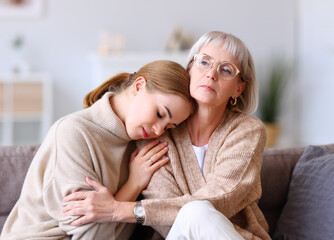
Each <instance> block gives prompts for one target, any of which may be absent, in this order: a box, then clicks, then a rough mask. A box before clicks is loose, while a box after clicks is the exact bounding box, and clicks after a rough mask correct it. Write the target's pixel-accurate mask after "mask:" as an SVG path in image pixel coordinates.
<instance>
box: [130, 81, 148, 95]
mask: <svg viewBox="0 0 334 240" xmlns="http://www.w3.org/2000/svg"><path fill="white" fill-rule="evenodd" d="M145 88H146V79H145V78H144V77H138V78H137V79H136V80H135V81H134V83H133V84H132V90H133V92H134V94H135V95H137V93H138V92H139V91H142V90H145Z"/></svg>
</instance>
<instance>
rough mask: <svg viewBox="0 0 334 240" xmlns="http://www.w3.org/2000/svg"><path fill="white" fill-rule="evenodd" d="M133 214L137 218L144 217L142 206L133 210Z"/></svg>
mask: <svg viewBox="0 0 334 240" xmlns="http://www.w3.org/2000/svg"><path fill="white" fill-rule="evenodd" d="M135 214H136V215H137V216H139V217H143V216H145V211H144V208H143V206H136V208H135Z"/></svg>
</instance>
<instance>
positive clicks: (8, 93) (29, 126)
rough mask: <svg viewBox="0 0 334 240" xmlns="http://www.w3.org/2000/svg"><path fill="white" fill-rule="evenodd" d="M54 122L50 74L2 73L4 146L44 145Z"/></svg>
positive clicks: (0, 106)
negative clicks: (43, 142)
mask: <svg viewBox="0 0 334 240" xmlns="http://www.w3.org/2000/svg"><path fill="white" fill-rule="evenodd" d="M51 121H52V86H51V79H50V77H49V76H48V75H47V74H44V73H35V74H29V75H11V74H0V145H22V144H24V145H27V144H39V143H41V142H42V140H43V138H44V137H45V134H46V132H47V130H48V129H49V127H50V125H51Z"/></svg>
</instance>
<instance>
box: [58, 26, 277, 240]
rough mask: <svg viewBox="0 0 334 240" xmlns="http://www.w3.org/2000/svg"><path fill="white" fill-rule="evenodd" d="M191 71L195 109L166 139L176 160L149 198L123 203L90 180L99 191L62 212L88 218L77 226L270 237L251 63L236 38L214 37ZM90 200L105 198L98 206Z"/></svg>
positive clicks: (200, 49) (155, 180) (195, 56)
mask: <svg viewBox="0 0 334 240" xmlns="http://www.w3.org/2000/svg"><path fill="white" fill-rule="evenodd" d="M188 72H189V74H190V79H191V81H190V93H191V96H192V97H193V98H194V99H195V100H196V103H197V106H196V109H195V111H194V113H193V114H192V115H191V116H190V117H189V118H188V119H187V120H186V122H184V123H183V124H181V125H180V126H179V127H178V128H176V129H172V130H171V131H169V133H168V134H165V135H163V137H162V138H161V140H164V141H167V142H168V144H169V151H168V155H169V158H170V162H169V163H168V164H167V165H165V166H164V167H162V168H161V169H159V170H158V171H157V172H156V173H155V174H154V175H153V177H152V179H151V181H150V183H149V185H148V187H147V188H146V190H144V191H143V196H144V198H145V199H144V200H141V201H139V202H136V203H134V202H117V201H115V200H114V199H113V197H112V196H111V195H110V194H109V195H108V196H107V194H103V193H102V192H105V191H103V190H104V188H103V186H101V185H100V184H98V183H96V182H91V185H92V186H93V187H94V188H95V190H96V191H97V192H95V193H77V194H73V195H71V196H68V198H66V199H65V201H71V200H78V201H77V202H72V203H70V204H68V206H67V207H66V208H65V209H64V211H65V214H67V215H82V217H81V218H79V219H78V220H76V221H74V222H73V224H74V225H76V224H79V225H80V224H85V223H87V222H91V221H120V222H122V221H125V222H136V221H137V223H141V224H144V225H150V226H153V228H155V229H156V230H157V231H159V232H160V233H161V235H162V236H164V237H166V236H167V234H168V237H167V238H169V239H217V236H221V237H222V238H223V239H270V237H269V235H268V234H267V228H268V227H267V223H266V221H265V218H264V216H263V214H262V212H261V211H260V209H259V207H258V205H257V202H258V200H259V198H260V196H261V182H260V168H261V161H262V153H263V150H264V146H265V141H266V131H265V128H264V126H263V124H262V123H261V121H260V120H258V119H257V118H255V117H254V116H251V115H249V114H250V113H252V112H254V111H255V109H256V107H257V81H256V78H255V70H254V64H253V60H252V57H251V55H250V53H249V51H248V49H247V47H246V46H245V45H244V44H243V43H242V41H241V40H240V39H238V38H236V37H235V36H233V35H231V34H226V33H223V32H209V33H207V34H204V35H203V36H202V37H201V38H200V39H199V40H198V41H197V42H196V43H195V45H194V46H193V47H192V49H191V51H190V54H189V60H188ZM89 198H90V199H96V200H98V199H107V200H105V204H103V205H102V204H95V205H94V204H93V203H91V202H92V201H90V202H88V201H87V199H89ZM91 205H93V206H91ZM88 206H90V207H89V208H88ZM89 209H90V210H89ZM91 209H93V210H91ZM92 213H94V214H92ZM172 226H173V227H172ZM171 227H172V229H170V228H171ZM241 236H242V237H241ZM179 237H181V238H179ZM182 237H183V238H182Z"/></svg>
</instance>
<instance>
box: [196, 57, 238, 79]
mask: <svg viewBox="0 0 334 240" xmlns="http://www.w3.org/2000/svg"><path fill="white" fill-rule="evenodd" d="M199 55H203V56H208V57H210V58H211V59H212V64H211V66H210V69H211V68H212V67H213V65H214V64H215V63H218V66H217V69H216V71H217V72H218V68H219V66H220V65H221V64H224V63H228V64H231V65H232V66H233V67H235V68H236V69H237V73H236V74H235V76H234V77H233V78H231V79H223V80H225V81H231V80H233V79H235V77H236V76H237V75H238V74H239V73H240V76H241V71H240V70H239V68H238V67H237V66H235V64H233V63H231V62H228V61H222V62H219V61H215V60H214V59H213V57H211V56H210V55H208V54H205V53H196V54H195V55H194V57H193V59H192V61H194V63H195V64H196V58H197V56H199ZM210 69H209V70H210ZM241 80H242V81H243V77H242V76H241Z"/></svg>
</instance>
